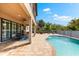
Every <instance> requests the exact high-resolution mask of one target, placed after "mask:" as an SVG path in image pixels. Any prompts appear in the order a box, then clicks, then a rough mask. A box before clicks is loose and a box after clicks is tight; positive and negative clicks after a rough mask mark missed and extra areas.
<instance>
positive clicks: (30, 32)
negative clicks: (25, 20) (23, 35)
mask: <svg viewBox="0 0 79 59" xmlns="http://www.w3.org/2000/svg"><path fill="white" fill-rule="evenodd" d="M31 39H32V19H31V18H30V19H29V40H30V42H31Z"/></svg>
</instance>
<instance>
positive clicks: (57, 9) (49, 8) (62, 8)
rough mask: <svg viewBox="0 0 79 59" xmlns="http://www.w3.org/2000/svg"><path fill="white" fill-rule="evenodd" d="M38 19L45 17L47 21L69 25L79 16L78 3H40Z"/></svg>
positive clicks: (38, 5)
mask: <svg viewBox="0 0 79 59" xmlns="http://www.w3.org/2000/svg"><path fill="white" fill-rule="evenodd" d="M37 12H38V16H37V17H36V19H37V20H41V19H43V20H44V21H45V22H46V23H47V22H49V23H52V24H60V25H64V26H66V25H68V23H69V22H70V21H71V20H72V19H74V18H79V4H78V3H38V4H37Z"/></svg>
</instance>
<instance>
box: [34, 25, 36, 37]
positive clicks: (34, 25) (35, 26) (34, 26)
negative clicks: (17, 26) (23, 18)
mask: <svg viewBox="0 0 79 59" xmlns="http://www.w3.org/2000/svg"><path fill="white" fill-rule="evenodd" d="M35 34H36V25H34V36H35Z"/></svg>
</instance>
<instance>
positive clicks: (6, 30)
mask: <svg viewBox="0 0 79 59" xmlns="http://www.w3.org/2000/svg"><path fill="white" fill-rule="evenodd" d="M8 39H10V22H9V21H7V20H4V19H3V20H2V41H6V40H8Z"/></svg>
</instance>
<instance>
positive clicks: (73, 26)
mask: <svg viewBox="0 0 79 59" xmlns="http://www.w3.org/2000/svg"><path fill="white" fill-rule="evenodd" d="M68 28H69V29H70V30H79V19H73V20H72V21H71V22H69V24H68Z"/></svg>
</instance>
